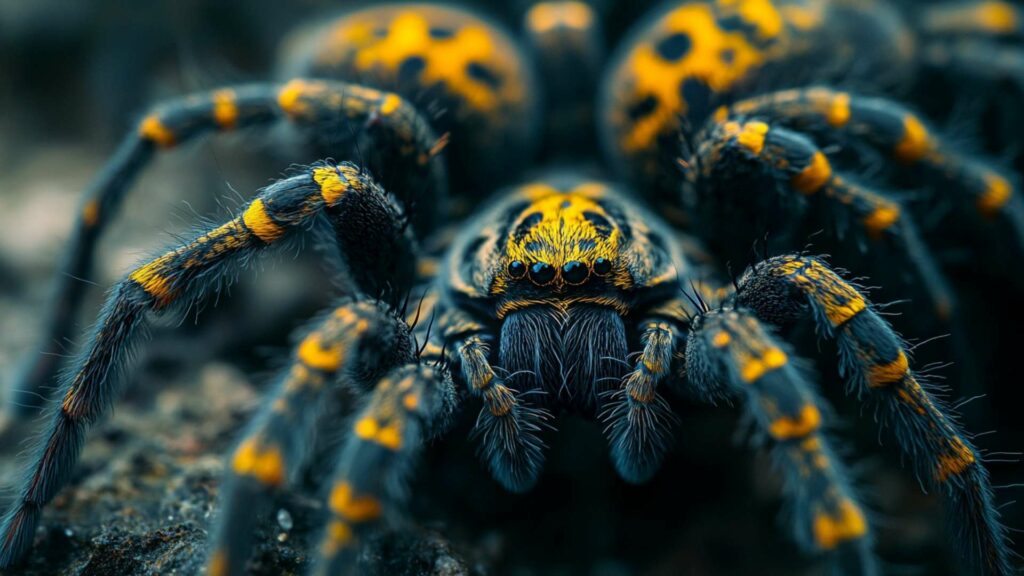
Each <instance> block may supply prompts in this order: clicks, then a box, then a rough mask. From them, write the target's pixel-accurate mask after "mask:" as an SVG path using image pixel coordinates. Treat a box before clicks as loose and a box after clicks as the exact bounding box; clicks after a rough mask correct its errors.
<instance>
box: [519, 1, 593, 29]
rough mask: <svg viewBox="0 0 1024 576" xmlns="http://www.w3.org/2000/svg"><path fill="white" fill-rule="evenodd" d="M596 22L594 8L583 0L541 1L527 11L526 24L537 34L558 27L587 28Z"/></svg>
mask: <svg viewBox="0 0 1024 576" xmlns="http://www.w3.org/2000/svg"><path fill="white" fill-rule="evenodd" d="M593 23H594V10H593V9H592V8H591V7H590V6H588V5H587V4H585V3H583V2H577V1H570V2H539V3H537V4H534V5H533V7H531V8H530V10H529V11H528V12H527V13H526V26H527V28H529V29H530V31H531V32H533V33H535V34H543V33H545V32H550V31H551V30H554V29H556V28H568V29H571V30H587V29H588V28H590V27H591V25H593Z"/></svg>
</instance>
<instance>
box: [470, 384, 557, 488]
mask: <svg viewBox="0 0 1024 576" xmlns="http://www.w3.org/2000/svg"><path fill="white" fill-rule="evenodd" d="M485 399H486V400H487V405H486V406H484V408H483V409H482V410H481V411H480V416H479V417H478V418H477V421H476V427H475V428H474V429H473V435H474V436H475V437H477V438H478V439H479V442H480V447H479V450H478V453H479V455H480V457H481V459H483V460H484V461H485V462H486V463H487V466H488V468H489V469H490V471H491V475H492V476H494V479H495V480H497V481H498V482H499V483H501V485H502V486H504V487H505V488H506V489H507V490H509V491H511V492H516V493H521V492H526V491H528V490H529V489H530V488H533V486H534V484H536V483H537V478H538V477H539V476H540V470H541V465H542V464H543V463H544V452H543V451H544V448H545V447H546V446H545V445H544V442H543V441H542V440H541V439H540V436H539V433H540V430H541V428H543V427H544V426H546V424H545V421H546V420H548V419H549V418H550V417H551V414H550V413H549V412H548V411H547V410H544V409H543V408H536V407H532V406H527V405H525V404H523V403H522V402H521V401H520V400H519V399H518V398H517V397H516V395H515V393H514V392H513V391H512V390H511V389H509V388H507V387H506V386H504V385H501V384H496V385H494V386H493V387H491V388H490V389H489V390H488V391H487V392H485Z"/></svg>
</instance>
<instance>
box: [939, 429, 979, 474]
mask: <svg viewBox="0 0 1024 576" xmlns="http://www.w3.org/2000/svg"><path fill="white" fill-rule="evenodd" d="M949 447H950V452H948V453H946V454H942V455H941V456H939V463H938V465H937V467H936V469H935V478H936V480H938V481H939V482H945V481H946V480H948V479H949V477H950V476H956V475H957V474H960V473H961V472H963V471H964V470H966V469H967V467H968V466H970V465H971V464H974V451H972V450H971V449H970V448H968V447H967V445H966V444H964V442H963V440H961V439H960V437H959V436H954V437H953V438H952V439H951V440H950V446H949Z"/></svg>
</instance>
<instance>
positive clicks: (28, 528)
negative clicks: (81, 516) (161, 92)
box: [0, 163, 412, 567]
mask: <svg viewBox="0 0 1024 576" xmlns="http://www.w3.org/2000/svg"><path fill="white" fill-rule="evenodd" d="M320 212H326V213H327V214H328V215H329V216H330V217H331V218H333V219H336V221H337V222H338V223H337V224H336V225H335V228H336V229H337V228H338V227H341V226H343V225H345V224H347V225H348V226H349V227H352V228H361V229H362V234H361V235H358V236H359V241H360V242H368V243H369V244H368V245H370V246H387V245H390V246H395V247H401V246H402V244H403V242H402V241H401V239H402V238H406V239H408V238H407V237H406V236H404V235H400V236H399V238H398V239H395V238H391V236H394V235H395V234H396V231H403V232H405V228H404V225H403V218H402V216H401V211H400V210H399V208H398V207H397V206H396V205H395V201H394V200H393V199H392V198H391V197H390V196H388V195H387V193H385V192H384V190H383V189H381V188H380V187H379V186H378V185H377V184H376V183H374V182H373V181H372V180H371V179H370V178H369V176H367V175H366V174H365V173H363V172H361V171H360V170H359V169H358V168H356V167H355V166H354V165H352V164H348V163H342V164H338V165H327V164H324V165H318V166H313V167H309V168H306V169H303V170H302V171H301V172H300V173H299V174H297V175H295V176H292V177H290V178H286V179H283V180H279V181H278V182H276V183H274V184H271V185H270V186H268V187H266V188H264V189H263V190H262V191H261V192H260V193H259V194H258V195H257V197H256V198H255V199H254V200H252V201H251V202H250V203H249V204H248V205H247V206H246V207H245V208H244V209H242V210H241V211H240V213H239V215H238V216H236V217H235V218H233V219H231V220H229V221H228V222H226V223H224V224H222V225H220V226H216V227H212V228H210V229H209V230H206V231H205V232H203V233H202V234H200V235H198V236H197V237H196V238H195V239H194V240H192V241H189V242H186V243H184V244H182V245H180V246H178V247H177V248H174V249H172V250H170V251H168V252H167V253H166V254H164V255H162V256H159V257H157V258H154V259H153V260H150V261H149V262H148V263H146V264H144V265H142V266H140V267H138V268H136V269H135V270H134V271H133V272H131V273H130V274H128V276H127V277H126V278H125V279H124V280H122V281H121V282H120V283H118V284H117V285H116V286H115V287H114V288H113V290H112V291H111V292H110V294H109V296H108V298H107V302H106V304H105V305H104V308H103V311H102V312H101V313H100V317H99V320H98V322H97V324H96V327H95V328H94V330H93V333H92V335H91V336H90V338H89V341H88V343H87V344H86V346H85V347H83V349H82V351H81V352H80V353H79V355H78V357H77V358H76V360H75V362H74V364H73V368H72V370H71V371H70V372H68V374H67V375H66V376H65V377H64V378H63V381H62V383H61V390H62V392H63V400H62V401H61V402H60V403H57V404H55V405H54V406H53V408H52V410H51V416H50V418H51V420H50V423H49V426H48V427H47V429H46V430H45V432H44V435H43V436H42V437H41V439H42V442H41V444H40V445H39V447H38V448H37V450H36V451H35V454H34V457H33V462H32V465H31V466H30V467H29V468H28V470H27V475H26V477H25V478H24V480H23V482H22V485H21V487H20V490H19V492H18V495H17V497H16V499H15V501H14V502H13V504H12V507H11V509H10V511H9V513H8V514H7V515H6V517H5V518H4V520H3V523H2V525H0V567H6V566H9V565H11V564H12V563H14V562H16V561H17V560H18V559H20V558H21V556H22V555H23V554H24V553H25V551H26V550H27V549H28V547H29V546H30V545H31V543H32V535H33V534H34V531H35V525H36V523H37V521H38V519H39V515H40V513H41V511H42V507H43V506H44V505H45V504H46V503H47V502H49V501H50V500H51V499H52V498H53V496H54V495H55V494H56V493H57V491H58V490H60V488H61V487H63V486H64V484H66V483H67V481H68V479H69V478H70V476H71V473H72V470H73V468H74V465H75V463H76V461H77V460H78V456H79V453H80V452H81V448H82V444H83V442H84V439H85V431H86V428H87V426H88V425H90V424H92V423H94V422H96V421H97V420H98V419H99V418H100V417H101V416H102V415H103V413H104V411H105V410H106V408H107V407H108V406H110V404H111V403H112V402H113V400H114V397H115V395H116V394H117V392H118V390H119V385H118V384H119V380H120V375H121V374H120V373H121V372H122V371H123V366H124V364H125V363H126V361H127V360H128V358H129V356H130V351H131V349H132V347H133V346H134V345H135V343H136V341H137V340H138V339H139V338H138V336H139V333H140V332H141V331H143V330H144V328H145V326H146V325H147V320H146V317H147V315H148V314H149V313H157V314H164V313H166V312H168V311H172V312H174V311H176V312H179V313H180V312H181V311H182V310H184V309H186V308H187V307H188V305H189V304H190V303H192V302H195V301H196V300H197V299H198V298H200V297H202V296H204V295H206V294H209V293H210V292H211V291H215V290H217V289H218V288H219V287H220V286H221V285H222V284H223V282H225V281H226V280H227V279H229V278H230V276H231V275H232V273H233V270H234V269H235V268H237V265H244V264H245V263H247V262H250V261H251V260H252V259H253V258H254V257H255V256H256V255H257V254H258V253H259V252H261V251H262V250H263V249H264V248H266V247H267V246H270V245H271V244H280V243H281V242H282V241H284V240H285V238H286V237H287V236H288V235H289V232H294V231H295V230H296V229H301V228H303V227H304V226H307V225H309V224H310V223H311V222H313V221H314V219H315V218H316V217H317V216H318V214H319V213H320ZM356 246H359V245H356ZM349 252H351V254H349ZM346 255H349V256H351V257H353V258H355V259H354V260H353V262H355V263H358V264H360V265H361V264H364V263H365V264H367V265H372V266H373V268H372V269H374V270H385V271H386V272H388V273H393V272H395V270H399V271H400V270H401V267H400V266H398V264H397V262H391V263H385V264H381V263H377V262H370V260H372V259H378V260H379V259H383V260H387V259H388V257H389V256H391V257H401V256H402V252H401V250H399V251H398V253H397V254H395V255H390V254H389V253H387V252H381V253H378V252H377V251H373V250H371V251H366V250H364V251H363V253H360V252H359V251H358V250H352V247H351V246H350V247H349V250H346ZM360 259H361V260H360ZM407 267H408V268H412V264H409V265H408V266H407ZM410 274H411V272H410Z"/></svg>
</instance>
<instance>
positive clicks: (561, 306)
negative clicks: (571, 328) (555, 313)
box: [495, 296, 630, 320]
mask: <svg viewBox="0 0 1024 576" xmlns="http://www.w3.org/2000/svg"><path fill="white" fill-rule="evenodd" d="M576 304H597V305H598V306H608V307H610V308H614V309H615V310H616V311H617V312H618V313H619V314H621V315H623V316H625V315H626V314H629V312H630V308H629V305H628V304H626V303H625V302H623V301H622V300H619V299H618V298H613V297H609V296H574V297H571V298H551V299H522V300H503V301H502V302H500V303H499V304H498V308H497V310H496V311H495V315H496V316H497V318H498V319H499V320H501V319H503V318H505V316H508V315H509V314H511V313H512V312H515V311H516V310H522V309H524V308H529V307H531V306H551V307H552V308H555V309H556V310H560V311H562V312H566V311H568V310H569V308H570V307H572V306H574V305H576Z"/></svg>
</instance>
